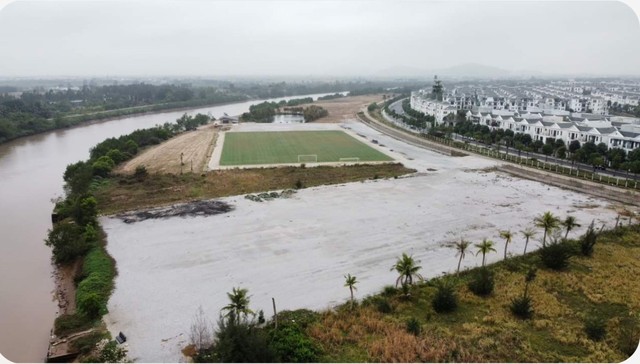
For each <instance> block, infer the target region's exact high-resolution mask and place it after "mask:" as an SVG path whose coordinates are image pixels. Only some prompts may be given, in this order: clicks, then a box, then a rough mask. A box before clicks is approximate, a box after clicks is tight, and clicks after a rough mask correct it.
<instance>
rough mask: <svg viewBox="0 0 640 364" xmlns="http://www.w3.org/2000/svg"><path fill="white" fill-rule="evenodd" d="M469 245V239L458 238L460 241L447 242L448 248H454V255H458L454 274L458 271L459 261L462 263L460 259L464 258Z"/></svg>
mask: <svg viewBox="0 0 640 364" xmlns="http://www.w3.org/2000/svg"><path fill="white" fill-rule="evenodd" d="M470 245H471V242H470V241H467V240H464V239H460V241H454V242H451V243H449V245H448V246H449V248H453V249H455V250H456V256H460V259H458V269H457V270H456V274H459V273H460V263H462V259H464V257H465V255H466V254H467V252H468V251H469V246H470Z"/></svg>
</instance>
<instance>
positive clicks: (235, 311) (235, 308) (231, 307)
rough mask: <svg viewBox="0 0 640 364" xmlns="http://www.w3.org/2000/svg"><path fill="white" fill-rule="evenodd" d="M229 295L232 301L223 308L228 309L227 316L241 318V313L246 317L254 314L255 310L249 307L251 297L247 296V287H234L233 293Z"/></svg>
mask: <svg viewBox="0 0 640 364" xmlns="http://www.w3.org/2000/svg"><path fill="white" fill-rule="evenodd" d="M227 297H229V301H231V303H229V304H228V305H226V306H224V307H223V308H222V310H223V311H228V312H227V315H226V316H227V317H231V318H232V319H239V318H240V315H243V316H244V317H245V318H246V317H247V316H248V315H250V314H251V315H253V311H251V310H250V309H249V297H248V296H247V289H246V288H235V287H234V288H233V290H232V292H231V293H227Z"/></svg>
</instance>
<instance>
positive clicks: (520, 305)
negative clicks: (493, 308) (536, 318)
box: [509, 295, 533, 319]
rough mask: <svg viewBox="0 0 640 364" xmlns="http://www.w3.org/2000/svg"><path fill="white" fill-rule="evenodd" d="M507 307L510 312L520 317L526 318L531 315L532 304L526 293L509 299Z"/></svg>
mask: <svg viewBox="0 0 640 364" xmlns="http://www.w3.org/2000/svg"><path fill="white" fill-rule="evenodd" d="M509 308H510V309H511V313H513V314H514V315H516V316H517V317H519V318H521V319H528V318H531V316H533V305H532V302H531V297H529V296H528V295H522V296H520V297H516V298H514V299H513V300H511V305H510V306H509Z"/></svg>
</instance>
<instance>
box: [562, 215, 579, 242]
mask: <svg viewBox="0 0 640 364" xmlns="http://www.w3.org/2000/svg"><path fill="white" fill-rule="evenodd" d="M562 226H564V228H565V229H566V230H567V231H566V232H565V233H564V239H565V240H566V239H567V236H569V231H571V230H573V228H576V227H580V224H578V220H576V218H575V216H567V218H566V219H564V221H563V222H562Z"/></svg>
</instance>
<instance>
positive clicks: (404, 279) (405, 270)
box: [391, 253, 423, 287]
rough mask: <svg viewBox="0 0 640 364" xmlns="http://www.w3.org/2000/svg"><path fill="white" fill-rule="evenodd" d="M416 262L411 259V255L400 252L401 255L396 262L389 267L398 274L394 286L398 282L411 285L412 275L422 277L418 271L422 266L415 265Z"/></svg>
mask: <svg viewBox="0 0 640 364" xmlns="http://www.w3.org/2000/svg"><path fill="white" fill-rule="evenodd" d="M416 263H417V262H416V261H415V260H414V259H413V256H410V255H407V254H406V253H402V257H400V258H398V261H397V262H396V264H394V265H393V266H392V267H391V270H392V271H393V270H395V271H396V272H398V274H399V276H398V279H397V280H396V287H397V286H398V285H399V284H402V285H403V286H405V285H407V286H409V285H411V284H412V283H413V279H414V277H416V278H419V279H423V278H422V276H421V275H420V274H419V273H418V271H419V270H420V269H422V267H421V266H419V265H416Z"/></svg>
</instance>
